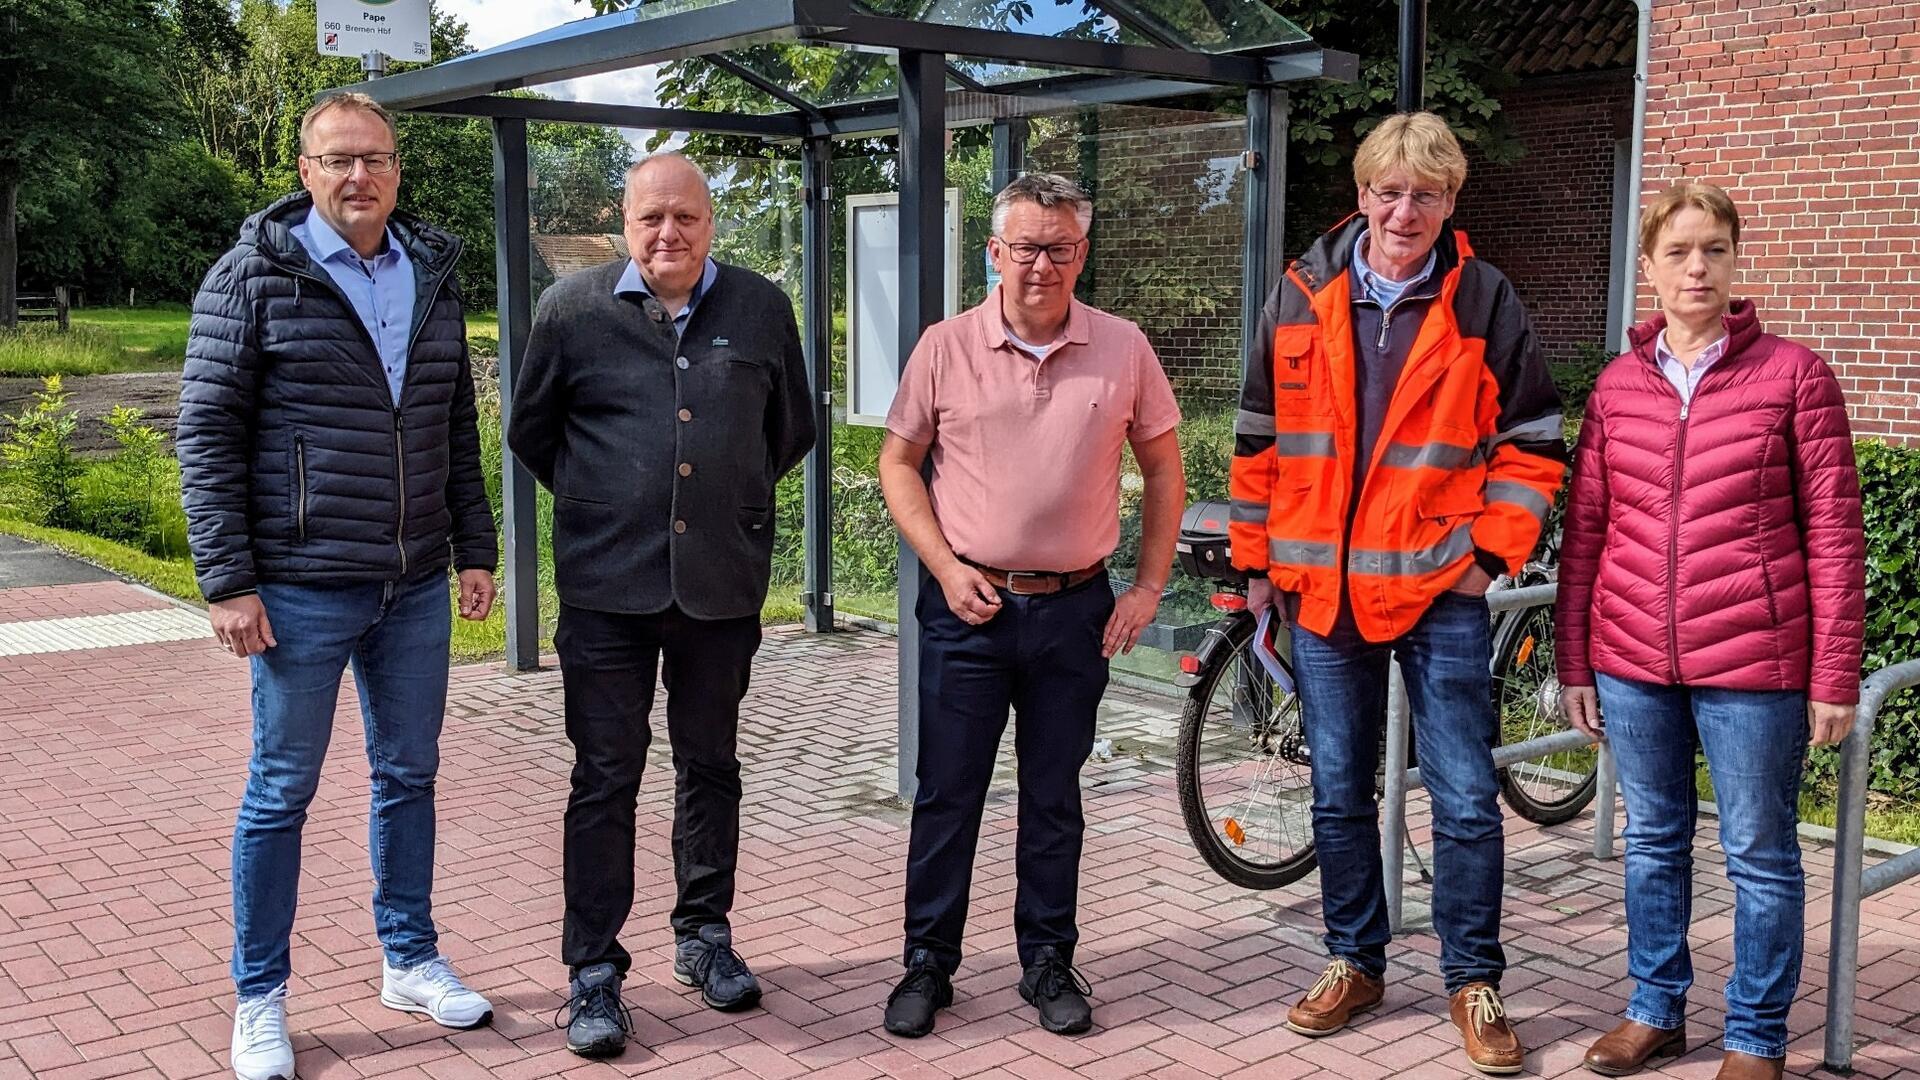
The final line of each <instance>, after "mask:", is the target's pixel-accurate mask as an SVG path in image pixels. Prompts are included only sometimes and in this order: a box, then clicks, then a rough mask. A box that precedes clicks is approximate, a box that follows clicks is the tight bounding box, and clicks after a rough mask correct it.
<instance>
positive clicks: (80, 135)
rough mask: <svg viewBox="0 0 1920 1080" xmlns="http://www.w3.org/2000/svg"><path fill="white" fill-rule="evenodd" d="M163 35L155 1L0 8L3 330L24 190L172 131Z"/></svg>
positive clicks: (46, 1) (62, 0) (54, 1)
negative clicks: (64, 169) (61, 168)
mask: <svg viewBox="0 0 1920 1080" xmlns="http://www.w3.org/2000/svg"><path fill="white" fill-rule="evenodd" d="M164 31H165V23H164V19H163V16H162V13H161V11H160V9H159V8H158V7H157V6H156V3H155V0H9V2H8V3H7V5H6V6H5V7H4V8H0V326H11V325H12V321H13V316H14V304H13V299H14V295H15V288H16V284H17V281H16V260H17V252H18V248H17V226H16V222H17V211H16V208H17V206H18V204H19V195H20V192H21V190H22V188H23V187H26V186H28V185H37V184H38V183H40V182H42V181H43V180H44V179H46V178H48V177H49V176H52V175H54V172H53V171H54V170H55V169H57V168H58V167H59V166H61V165H64V164H70V163H72V162H75V161H101V160H105V159H116V158H124V157H125V156H127V155H130V154H134V155H137V154H138V153H140V152H141V151H143V150H145V149H146V148H148V147H152V146H156V145H159V144H160V143H161V142H163V141H164V140H165V139H166V138H167V137H168V135H169V134H170V133H171V131H172V130H173V127H174V125H175V124H176V122H177V120H178V115H177V113H178V108H177V105H176V102H175V99H174V97H173V96H172V95H171V94H169V93H167V91H166V87H165V84H164V78H163V76H162V74H161V72H162V71H164V70H165V65H166V57H165V54H164V51H163V47H164V43H165V40H166V38H165V33H164ZM49 284H51V283H49Z"/></svg>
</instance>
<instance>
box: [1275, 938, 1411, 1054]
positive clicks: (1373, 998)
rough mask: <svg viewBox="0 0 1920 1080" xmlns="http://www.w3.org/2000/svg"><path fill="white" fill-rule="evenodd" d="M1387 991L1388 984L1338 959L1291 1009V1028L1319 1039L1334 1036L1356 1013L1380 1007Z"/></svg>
mask: <svg viewBox="0 0 1920 1080" xmlns="http://www.w3.org/2000/svg"><path fill="white" fill-rule="evenodd" d="M1386 991H1387V984H1386V983H1385V982H1383V981H1381V980H1379V979H1376V978H1373V977H1372V976H1370V975H1368V974H1367V973H1366V972H1364V971H1361V970H1360V969H1359V968H1357V967H1354V966H1353V965H1352V964H1349V963H1347V962H1346V961H1345V960H1343V959H1341V958H1340V957H1337V956H1336V957H1334V958H1333V961H1332V962H1331V963H1329V964H1328V965H1327V970H1326V971H1324V972H1322V973H1321V974H1320V981H1319V982H1316V983H1314V984H1313V989H1311V990H1308V991H1307V996H1306V997H1303V998H1301V999H1300V1004H1298V1005H1295V1006H1294V1007H1293V1008H1291V1009H1288V1010H1287V1026H1288V1027H1290V1028H1292V1029H1293V1030H1295V1031H1297V1032H1299V1033H1300V1034H1302V1035H1306V1036H1310V1037H1312V1038H1315V1039H1317V1038H1319V1037H1320V1036H1322V1035H1331V1034H1333V1033H1334V1032H1336V1031H1339V1030H1340V1029H1341V1028H1343V1027H1346V1026H1347V1022H1348V1021H1349V1020H1352V1019H1353V1016H1354V1014H1355V1013H1363V1012H1366V1011H1367V1010H1368V1009H1371V1008H1373V1007H1374V1006H1375V1005H1378V1004H1380V999H1381V998H1382V997H1383V996H1385V994H1386Z"/></svg>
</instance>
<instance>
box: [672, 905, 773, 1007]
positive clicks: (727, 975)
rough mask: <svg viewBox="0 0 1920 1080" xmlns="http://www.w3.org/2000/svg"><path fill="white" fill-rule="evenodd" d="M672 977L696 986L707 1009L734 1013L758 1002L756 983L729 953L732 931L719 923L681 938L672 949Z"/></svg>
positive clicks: (745, 966) (744, 965)
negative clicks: (693, 935) (696, 933)
mask: <svg viewBox="0 0 1920 1080" xmlns="http://www.w3.org/2000/svg"><path fill="white" fill-rule="evenodd" d="M673 977H674V978H675V979H678V980H679V981H680V982H681V983H682V984H683V985H686V986H697V987H699V988H700V997H701V1000H703V1001H705V1002H706V1003H707V1007H708V1008H710V1009H718V1010H719V1011H721V1012H738V1011H739V1010H741V1009H751V1008H753V1007H754V1006H755V1005H758V1004H759V1003H760V981H759V980H758V979H755V978H754V977H753V972H751V971H748V970H747V962H746V961H745V960H742V959H740V954H739V953H737V952H734V951H733V931H732V930H729V929H727V927H726V926H724V925H722V924H719V923H713V924H710V925H707V926H703V927H701V928H700V934H699V936H698V937H690V938H683V939H682V940H681V941H680V942H679V943H678V944H676V945H675V946H674V949H673Z"/></svg>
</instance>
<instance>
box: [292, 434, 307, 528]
mask: <svg viewBox="0 0 1920 1080" xmlns="http://www.w3.org/2000/svg"><path fill="white" fill-rule="evenodd" d="M293 462H294V468H295V470H296V471H297V472H298V473H299V475H300V483H299V488H300V501H299V503H297V504H296V506H295V509H294V515H293V516H294V522H295V524H296V525H297V527H298V528H297V531H298V534H299V537H300V542H301V543H303V544H304V543H306V542H307V437H306V436H305V435H295V436H294V437H293Z"/></svg>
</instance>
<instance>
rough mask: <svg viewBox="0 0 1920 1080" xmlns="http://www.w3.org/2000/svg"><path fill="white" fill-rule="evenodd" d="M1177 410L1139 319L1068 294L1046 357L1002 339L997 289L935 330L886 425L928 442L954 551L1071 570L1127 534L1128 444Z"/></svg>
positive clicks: (1170, 422) (1174, 420)
mask: <svg viewBox="0 0 1920 1080" xmlns="http://www.w3.org/2000/svg"><path fill="white" fill-rule="evenodd" d="M1179 422H1180V406H1179V405H1178V404H1176V403H1175V402H1174V400H1173V387H1172V386H1170V385H1168V383H1167V374H1166V372H1165V371H1163V370H1161V368H1160V360H1159V358H1158V357H1156V356H1155V355H1154V354H1153V346H1151V345H1149V344H1147V336H1146V335H1145V334H1143V333H1141V332H1140V328H1139V327H1138V326H1135V325H1134V324H1132V323H1130V322H1128V321H1126V320H1125V319H1122V318H1118V317H1116V316H1113V315H1109V314H1107V313H1106V312H1104V311H1100V310H1098V309H1095V308H1090V307H1088V306H1086V305H1085V304H1082V303H1081V302H1080V301H1078V300H1075V301H1073V305H1072V307H1071V309H1070V310H1069V311H1068V314H1067V331H1066V335H1065V337H1064V338H1062V339H1061V340H1060V341H1059V342H1057V343H1055V347H1054V348H1053V350H1052V351H1051V352H1049V353H1048V354H1047V357H1046V359H1044V360H1035V359H1034V358H1033V356H1032V355H1031V354H1029V353H1026V352H1022V351H1021V350H1020V349H1019V348H1018V347H1016V346H1015V345H1014V344H1013V343H1012V342H1010V341H1008V340H1007V329H1006V324H1005V323H1004V322H1003V321H1002V319H1001V314H1000V291H999V290H998V289H997V288H996V289H995V290H993V291H992V292H990V293H988V294H987V299H986V302H985V303H983V304H981V305H980V306H979V307H977V308H974V309H973V310H971V311H966V312H962V313H961V314H959V315H956V316H954V317H953V318H951V319H948V320H946V321H945V322H942V323H939V324H937V325H935V326H932V327H929V328H928V329H927V332H926V333H925V334H923V335H921V337H920V344H919V345H917V346H915V347H914V350H913V356H912V357H911V358H909V359H908V361H907V368H906V371H905V372H903V373H902V374H901V376H900V392H899V394H898V395H896V396H895V397H894V399H893V408H892V409H891V410H889V411H888V413H887V430H888V431H891V432H893V433H894V434H895V435H898V436H899V437H901V438H903V439H905V440H907V441H908V442H913V443H920V444H923V445H926V444H931V446H932V450H931V451H930V453H929V455H928V456H929V457H930V458H931V459H932V462H933V480H932V483H931V484H930V487H929V490H930V491H931V493H932V498H933V515H934V517H935V518H936V519H937V520H938V521H939V522H940V531H941V532H942V533H944V534H945V536H946V538H947V543H948V544H950V545H952V547H953V550H954V553H955V554H956V555H959V556H960V557H961V558H964V559H969V560H971V561H973V562H976V563H979V564H981V565H983V566H993V567H998V568H1000V569H1002V570H1052V571H1057V572H1062V573H1064V572H1067V571H1071V570H1079V569H1081V568H1083V567H1087V566H1092V565H1093V564H1094V563H1097V562H1099V561H1100V560H1102V559H1104V558H1106V557H1107V556H1108V555H1111V554H1113V549H1114V546H1115V545H1117V544H1118V543H1119V542H1120V447H1121V445H1122V444H1123V443H1127V442H1134V443H1142V442H1146V441H1147V440H1149V439H1152V438H1154V437H1156V436H1159V435H1164V434H1165V433H1166V432H1168V431H1170V430H1172V428H1173V427H1174V425H1176V424H1178V423H1179Z"/></svg>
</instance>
